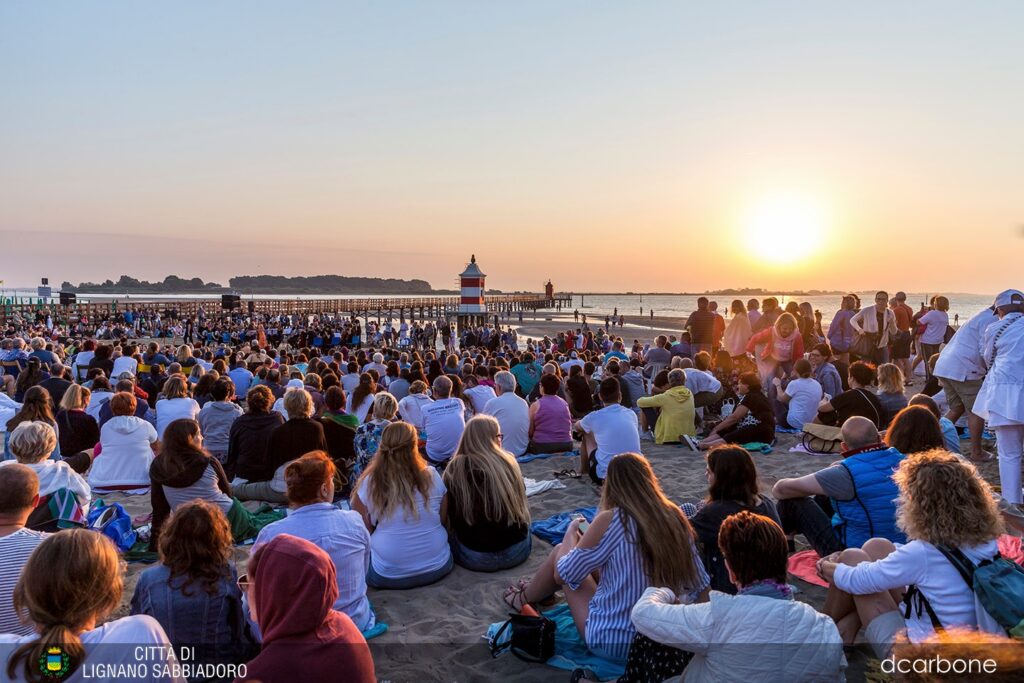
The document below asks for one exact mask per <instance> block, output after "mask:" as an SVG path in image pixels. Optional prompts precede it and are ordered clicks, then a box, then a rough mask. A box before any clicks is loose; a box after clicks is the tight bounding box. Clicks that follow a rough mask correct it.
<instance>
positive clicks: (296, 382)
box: [285, 379, 306, 389]
mask: <svg viewBox="0 0 1024 683" xmlns="http://www.w3.org/2000/svg"><path fill="white" fill-rule="evenodd" d="M305 388H306V385H304V384H303V383H302V380H301V379H290V380H288V384H286V385H285V389H305Z"/></svg>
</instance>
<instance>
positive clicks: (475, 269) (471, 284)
mask: <svg viewBox="0 0 1024 683" xmlns="http://www.w3.org/2000/svg"><path fill="white" fill-rule="evenodd" d="M485 277H487V276H486V275H485V274H484V272H483V271H482V270H480V266H478V265H477V264H476V254H473V256H472V257H471V258H470V259H469V263H468V264H467V265H466V269H465V270H464V271H462V273H460V274H459V295H460V297H459V320H460V322H462V323H463V324H467V323H473V322H478V321H483V320H485V319H486V318H487V304H486V303H485V302H484V278H485Z"/></svg>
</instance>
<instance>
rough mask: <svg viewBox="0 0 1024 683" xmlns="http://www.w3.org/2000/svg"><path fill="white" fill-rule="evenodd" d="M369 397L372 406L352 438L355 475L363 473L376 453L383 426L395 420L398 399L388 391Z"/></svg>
mask: <svg viewBox="0 0 1024 683" xmlns="http://www.w3.org/2000/svg"><path fill="white" fill-rule="evenodd" d="M357 391H358V389H357ZM371 398H373V408H372V409H371V410H370V411H369V412H368V413H367V414H366V417H367V420H366V422H364V423H363V424H361V425H359V427H357V428H356V434H355V437H354V438H353V440H352V444H353V446H354V447H355V451H356V462H355V466H354V468H353V470H352V471H353V473H354V475H355V476H356V477H358V476H359V475H360V474H362V473H363V470H365V469H366V466H367V465H369V464H370V459H371V458H373V456H375V455H376V454H377V449H378V448H379V447H380V438H381V434H383V433H384V428H385V427H387V426H388V425H389V424H391V423H392V422H394V421H395V415H396V414H397V413H398V401H396V400H395V397H394V396H392V395H391V394H390V393H388V392H386V391H381V392H380V393H377V394H374V395H372V396H371Z"/></svg>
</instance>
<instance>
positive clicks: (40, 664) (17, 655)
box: [7, 624, 85, 683]
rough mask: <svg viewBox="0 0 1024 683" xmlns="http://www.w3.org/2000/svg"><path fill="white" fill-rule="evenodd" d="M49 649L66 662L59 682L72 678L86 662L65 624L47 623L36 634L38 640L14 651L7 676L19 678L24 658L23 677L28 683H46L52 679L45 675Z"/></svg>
mask: <svg viewBox="0 0 1024 683" xmlns="http://www.w3.org/2000/svg"><path fill="white" fill-rule="evenodd" d="M50 648H54V649H55V650H57V651H58V652H60V653H61V654H62V655H64V657H66V659H65V660H64V661H66V662H67V665H68V668H67V669H66V670H65V671H64V673H63V674H61V676H60V678H61V680H65V679H67V678H68V677H69V676H71V675H72V674H73V673H74V672H75V670H76V669H78V667H79V666H80V665H81V664H82V661H83V660H85V647H84V646H83V645H82V639H81V638H79V637H78V634H76V633H75V632H74V631H73V630H72V629H71V627H70V626H68V625H67V624H49V625H47V626H46V627H45V629H44V630H43V632H42V633H40V634H39V639H38V640H35V641H32V642H30V643H25V644H24V645H22V646H21V647H19V648H18V649H17V650H15V651H14V654H13V655H11V658H10V660H9V661H8V662H7V677H8V678H10V679H16V678H18V673H17V669H18V665H19V664H20V663H21V660H22V659H24V660H25V664H24V670H23V671H22V677H23V678H24V679H25V680H26V681H27V682H28V683H45V682H46V681H51V680H53V679H52V678H51V677H50V676H47V675H46V660H47V657H48V656H49V654H50ZM54 654H56V653H54Z"/></svg>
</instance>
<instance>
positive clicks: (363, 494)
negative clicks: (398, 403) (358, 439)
mask: <svg viewBox="0 0 1024 683" xmlns="http://www.w3.org/2000/svg"><path fill="white" fill-rule="evenodd" d="M351 503H352V509H353V510H355V511H356V512H358V513H359V514H361V515H362V516H363V522H364V523H365V524H366V528H367V529H368V530H369V531H370V548H371V550H372V554H371V559H370V571H369V572H368V573H367V576H366V583H367V585H369V586H371V587H373V588H391V589H402V588H416V587H417V586H426V585H429V584H432V583H436V582H437V581H440V580H441V579H442V578H444V577H445V576H447V575H448V573H449V572H450V571H451V570H452V567H453V566H454V563H453V561H452V554H451V551H450V549H449V547H448V532H447V531H446V530H445V523H446V517H447V507H448V501H447V489H445V486H444V482H442V481H441V475H439V474H438V473H437V470H436V469H434V468H433V467H431V466H430V465H428V464H427V461H426V460H424V459H423V456H421V455H420V452H419V448H418V447H417V445H416V429H415V427H413V426H412V425H411V424H409V423H407V422H395V423H392V424H390V425H388V426H387V427H386V428H385V429H384V432H383V434H382V435H381V440H380V448H379V450H378V452H377V455H376V456H375V457H374V458H373V460H371V461H370V466H369V467H368V468H367V469H366V471H365V472H363V476H362V477H360V479H359V482H358V483H357V484H356V487H355V491H353V493H352V498H351Z"/></svg>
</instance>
